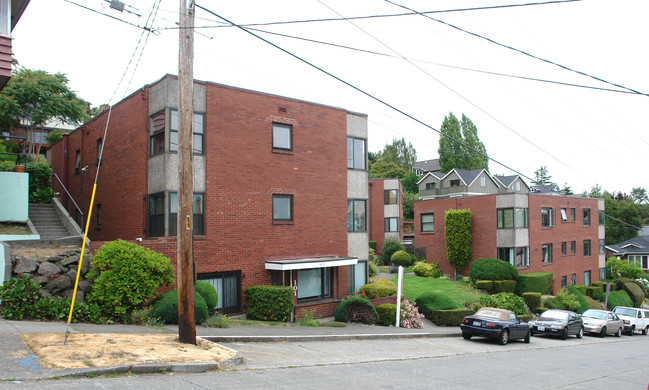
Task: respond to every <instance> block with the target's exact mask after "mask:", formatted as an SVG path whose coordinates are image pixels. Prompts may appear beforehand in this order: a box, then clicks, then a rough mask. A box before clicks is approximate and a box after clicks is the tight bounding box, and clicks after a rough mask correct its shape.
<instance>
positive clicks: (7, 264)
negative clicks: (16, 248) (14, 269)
mask: <svg viewBox="0 0 649 390" xmlns="http://www.w3.org/2000/svg"><path fill="white" fill-rule="evenodd" d="M10 278H11V248H10V247H9V245H7V244H5V243H4V242H0V284H1V283H2V282H4V281H5V280H9V279H10Z"/></svg>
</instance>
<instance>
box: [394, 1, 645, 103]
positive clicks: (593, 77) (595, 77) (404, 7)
mask: <svg viewBox="0 0 649 390" xmlns="http://www.w3.org/2000/svg"><path fill="white" fill-rule="evenodd" d="M385 1H387V2H388V3H390V4H393V5H395V6H397V7H401V8H403V9H407V10H409V11H412V12H417V11H416V10H413V9H412V8H409V7H406V6H405V5H401V4H397V3H395V2H393V1H391V0H385ZM420 15H421V16H423V17H425V18H428V19H430V20H433V21H435V22H438V23H441V24H443V25H446V26H449V27H451V28H454V29H456V30H458V31H461V32H464V33H466V34H469V35H472V36H474V37H477V38H480V39H484V40H486V41H487V42H491V43H493V44H495V45H498V46H500V47H504V48H505V49H509V50H513V51H515V52H517V53H521V54H523V55H526V56H528V57H531V58H534V59H536V60H539V61H542V62H545V63H547V64H550V65H554V66H558V67H559V68H561V69H564V70H568V71H570V72H573V73H577V74H579V75H582V76H586V77H589V78H591V79H594V80H597V81H600V82H603V83H606V84H609V85H612V86H615V87H618V88H622V89H626V90H628V91H631V92H633V93H635V94H638V95H644V96H649V94H647V93H643V92H639V91H637V90H635V89H633V88H628V87H625V86H623V85H620V84H616V83H613V82H610V81H606V80H604V79H602V78H600V77H597V76H593V75H590V74H588V73H585V72H582V71H579V70H575V69H572V68H570V67H568V66H565V65H561V64H559V63H557V62H554V61H551V60H548V59H545V58H542V57H539V56H536V55H533V54H530V53H528V52H526V51H523V50H520V49H517V48H515V47H512V46H509V45H505V44H503V43H500V42H497V41H495V40H493V39H491V38H487V37H485V36H483V35H480V34H476V33H474V32H471V31H468V30H465V29H463V28H460V27H457V26H455V25H453V24H450V23H448V22H445V21H443V20H439V19H435V18H433V17H431V16H428V15H426V14H424V13H421V14H420Z"/></svg>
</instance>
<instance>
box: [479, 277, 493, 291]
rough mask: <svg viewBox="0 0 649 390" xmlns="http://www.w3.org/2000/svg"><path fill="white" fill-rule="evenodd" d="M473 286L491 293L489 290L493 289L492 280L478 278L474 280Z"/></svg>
mask: <svg viewBox="0 0 649 390" xmlns="http://www.w3.org/2000/svg"><path fill="white" fill-rule="evenodd" d="M475 286H476V288H477V289H478V290H485V291H488V292H489V293H491V291H493V287H494V282H493V280H478V281H477V282H475Z"/></svg>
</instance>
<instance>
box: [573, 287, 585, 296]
mask: <svg viewBox="0 0 649 390" xmlns="http://www.w3.org/2000/svg"><path fill="white" fill-rule="evenodd" d="M572 287H574V288H575V289H576V290H577V291H579V292H580V293H581V295H586V286H572Z"/></svg>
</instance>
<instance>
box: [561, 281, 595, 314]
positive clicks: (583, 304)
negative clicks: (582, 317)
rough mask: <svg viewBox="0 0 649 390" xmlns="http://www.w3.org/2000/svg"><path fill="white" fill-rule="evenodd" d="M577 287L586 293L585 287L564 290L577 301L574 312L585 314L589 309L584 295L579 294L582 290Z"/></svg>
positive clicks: (572, 287) (570, 287)
mask: <svg viewBox="0 0 649 390" xmlns="http://www.w3.org/2000/svg"><path fill="white" fill-rule="evenodd" d="M578 287H583V290H584V292H585V291H586V286H568V287H566V289H567V290H568V291H570V293H572V294H573V295H575V296H576V297H577V300H578V301H579V307H577V308H576V309H575V311H576V312H577V313H579V314H581V313H583V312H585V311H586V310H588V309H589V306H588V301H586V297H585V296H584V294H583V293H582V292H581V290H582V289H580V288H578Z"/></svg>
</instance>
